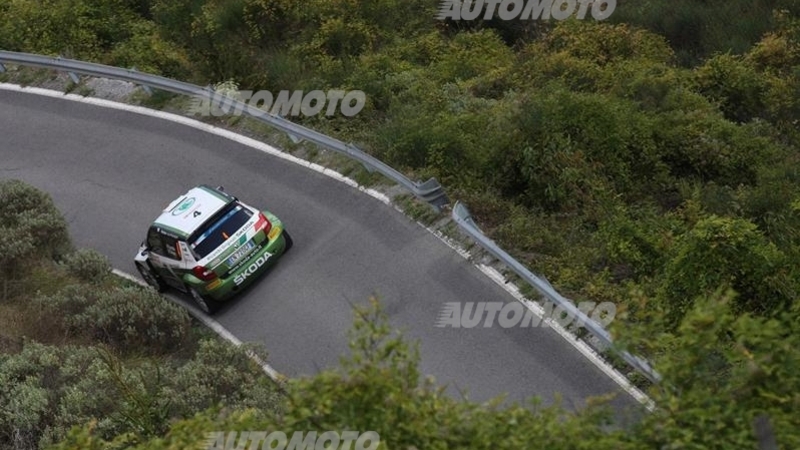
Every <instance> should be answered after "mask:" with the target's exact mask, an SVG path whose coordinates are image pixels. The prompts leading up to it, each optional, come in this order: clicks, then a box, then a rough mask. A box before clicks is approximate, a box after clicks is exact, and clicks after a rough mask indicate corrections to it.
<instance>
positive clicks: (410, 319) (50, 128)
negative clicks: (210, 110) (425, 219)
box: [0, 90, 635, 408]
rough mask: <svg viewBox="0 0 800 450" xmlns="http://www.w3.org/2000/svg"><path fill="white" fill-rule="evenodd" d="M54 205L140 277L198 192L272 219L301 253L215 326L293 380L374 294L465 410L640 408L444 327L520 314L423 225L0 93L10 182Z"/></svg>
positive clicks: (34, 98)
mask: <svg viewBox="0 0 800 450" xmlns="http://www.w3.org/2000/svg"><path fill="white" fill-rule="evenodd" d="M7 178H16V179H21V180H24V181H26V182H28V183H31V184H33V185H34V186H37V187H38V188H41V189H43V190H45V191H47V192H49V193H50V194H51V195H52V197H53V199H54V200H55V202H56V204H57V206H58V207H59V209H60V210H61V211H62V212H63V213H64V214H65V216H66V218H67V220H68V221H69V224H70V231H71V233H72V236H73V239H74V241H75V243H76V244H77V245H79V246H82V247H90V248H94V249H96V250H99V251H100V252H102V253H104V254H106V255H107V256H108V257H109V258H110V260H111V262H112V264H113V265H114V266H115V267H116V268H118V269H121V270H123V271H126V272H129V273H135V268H134V266H133V262H132V258H133V255H134V253H135V251H136V249H137V248H138V245H139V243H140V242H141V241H142V240H143V238H144V236H145V231H146V229H147V227H148V225H149V224H150V223H151V221H152V220H153V219H154V218H155V217H156V216H157V215H158V213H159V212H160V211H161V210H162V209H163V207H164V206H165V205H166V204H167V203H169V202H170V201H171V200H173V199H175V198H176V197H177V196H178V195H180V194H182V193H184V192H185V191H186V190H187V189H188V188H189V187H191V186H194V185H197V184H200V183H207V184H211V185H223V186H225V188H226V191H228V192H230V193H232V194H234V195H237V196H238V197H239V198H240V199H241V200H243V201H245V202H248V203H250V204H252V205H255V206H260V207H265V208H267V209H269V210H271V211H272V212H274V213H275V214H277V215H278V216H279V217H281V218H282V219H283V221H284V222H285V223H286V225H287V229H288V230H290V232H291V234H292V236H293V238H294V241H295V246H294V248H293V249H292V251H291V252H290V253H289V254H287V255H286V258H284V259H283V260H282V261H280V263H279V264H278V265H276V267H275V268H274V270H273V271H272V272H271V273H269V275H268V276H267V277H265V278H264V279H263V280H260V281H259V282H258V283H257V284H256V285H255V286H254V288H253V289H250V290H248V291H247V292H246V293H245V294H244V295H242V296H241V297H239V298H237V299H235V300H234V301H233V302H232V303H231V304H230V305H229V306H227V307H226V308H225V309H223V310H222V311H220V312H219V313H218V314H217V315H216V316H215V318H216V319H217V320H218V321H219V322H220V323H221V324H222V325H223V326H225V327H226V328H227V329H228V330H230V331H231V332H232V333H233V334H234V335H236V336H237V337H239V338H240V339H242V340H243V341H249V342H258V343H263V344H264V345H265V346H266V348H267V349H268V351H269V355H270V359H269V362H270V364H271V365H272V366H273V367H275V368H276V369H277V370H278V371H279V372H281V373H283V374H286V375H289V376H294V375H301V374H313V373H315V372H317V371H318V370H319V369H320V368H324V367H330V366H333V365H336V364H337V363H338V361H339V357H340V355H343V354H345V353H346V352H347V337H346V330H347V329H348V328H349V327H350V325H351V323H352V310H351V304H354V303H365V302H366V300H367V299H368V297H369V296H370V295H372V294H377V295H379V296H380V298H381V301H382V303H383V305H384V307H385V310H386V312H387V313H388V315H389V318H390V321H391V324H392V325H393V326H395V327H398V328H401V329H404V330H405V333H406V335H407V336H408V337H410V338H411V339H415V340H419V342H420V351H421V356H422V362H421V370H422V372H423V373H424V374H429V375H433V376H435V377H436V379H437V381H438V382H440V383H444V384H447V385H448V386H449V392H451V393H454V395H459V394H455V393H456V392H458V391H461V390H465V391H466V392H467V395H468V397H469V398H470V399H473V400H477V401H485V400H487V399H489V398H491V397H494V396H497V395H500V394H504V393H505V394H508V400H509V401H523V400H525V399H528V398H530V397H532V396H539V397H541V398H542V399H543V400H544V402H545V403H550V402H552V401H553V399H554V398H555V395H556V393H559V394H560V395H561V397H562V398H563V401H564V403H565V404H566V405H568V406H571V407H580V406H581V405H583V404H585V403H584V402H585V399H586V398H587V397H589V396H594V395H601V394H606V393H609V392H617V393H618V394H619V395H618V399H617V401H615V406H617V407H618V408H623V407H629V406H633V405H634V404H635V401H634V400H633V399H632V397H630V396H629V395H628V394H626V393H624V392H622V391H621V390H620V389H619V387H618V386H617V385H616V384H615V383H614V382H613V381H611V380H610V379H609V378H608V377H607V376H605V375H604V374H603V373H602V372H601V371H600V370H599V369H598V368H596V367H595V366H594V365H593V364H592V363H591V362H590V361H588V360H587V359H586V358H585V357H584V356H582V355H581V354H579V353H578V352H577V351H576V350H575V349H574V348H573V347H572V346H571V345H570V344H569V343H568V342H566V341H565V340H564V339H563V338H561V337H560V336H558V335H557V334H556V333H555V332H554V331H552V330H551V329H549V328H512V329H502V328H500V327H498V326H495V327H491V328H471V329H465V328H461V329H455V328H436V327H435V326H434V323H435V319H436V317H437V315H438V314H439V311H440V309H441V307H442V305H443V304H444V303H445V302H455V301H460V302H468V301H473V302H476V301H498V300H500V301H515V300H514V299H512V298H511V296H509V295H508V294H507V293H506V292H505V291H504V290H503V289H501V288H500V287H499V286H497V285H496V284H494V283H493V282H492V281H491V280H489V279H488V278H486V277H485V276H484V275H483V274H481V273H480V272H479V271H478V270H477V269H476V268H474V267H473V266H472V265H471V264H470V263H469V262H467V261H465V260H464V259H463V258H461V257H460V256H458V255H457V254H456V253H455V252H454V251H453V250H452V249H450V248H448V247H447V246H446V245H445V244H444V243H442V242H440V241H439V240H438V239H437V238H435V237H434V236H432V235H431V234H430V233H428V232H427V231H426V230H424V229H423V228H421V227H419V226H418V225H416V224H415V223H414V222H413V221H411V220H410V219H408V218H406V217H405V216H403V215H402V214H400V213H398V212H397V211H395V210H394V209H392V208H390V207H388V206H386V205H384V204H383V203H381V202H379V201H378V200H376V199H373V198H371V197H369V196H367V195H365V194H363V193H361V192H359V191H358V190H356V189H354V188H352V187H349V186H347V185H345V184H343V183H340V182H337V181H335V180H333V179H331V178H329V177H326V176H323V175H321V174H318V173H316V172H313V171H311V170H308V169H305V168H302V167H300V166H298V165H295V164H292V163H290V162H287V161H284V160H282V159H280V158H276V157H272V156H269V155H266V154H264V153H261V152H259V151H257V150H254V149H252V148H250V147H247V146H244V145H241V144H238V143H235V142H232V141H230V140H227V139H224V138H222V137H218V136H215V135H212V134H210V133H205V132H202V131H198V130H196V129H193V128H190V127H187V126H184V125H180V124H176V123H173V122H169V121H165V120H159V119H156V118H152V117H147V116H144V115H140V114H135V113H130V112H124V111H117V110H112V109H108V108H102V107H97V106H92V105H86V104H82V103H77V102H73V101H67V100H61V99H52V98H47V97H41V96H38V95H32V94H24V93H16V92H9V91H2V90H0V179H7Z"/></svg>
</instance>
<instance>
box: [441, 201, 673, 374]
mask: <svg viewBox="0 0 800 450" xmlns="http://www.w3.org/2000/svg"><path fill="white" fill-rule="evenodd" d="M452 217H453V220H454V221H455V222H456V224H458V226H459V227H460V228H461V229H462V230H464V231H465V232H466V233H467V234H469V235H470V236H471V237H472V239H474V240H475V242H477V243H478V244H479V245H480V246H481V247H483V248H484V249H485V250H486V251H488V252H489V253H491V254H492V256H494V257H495V258H497V259H499V260H500V261H502V262H503V263H504V264H506V265H507V266H508V267H510V268H511V269H512V270H514V272H516V274H517V275H519V276H520V277H522V279H524V280H525V281H526V282H528V283H529V284H530V285H531V286H533V287H534V288H535V289H536V290H537V291H539V293H540V294H542V296H543V297H545V298H546V299H547V300H549V301H551V302H552V303H553V304H555V305H556V306H558V307H560V308H561V309H562V310H563V311H564V312H566V313H567V314H569V315H570V316H571V317H574V318H575V319H577V322H578V323H581V324H583V325H584V326H585V327H586V329H587V330H589V332H590V333H592V334H593V335H594V336H595V337H596V338H597V339H598V340H600V342H601V343H602V344H603V345H605V346H607V347H608V348H610V349H612V350H613V351H614V352H616V353H617V354H618V355H619V356H620V357H622V359H624V360H625V362H627V363H628V364H630V365H631V366H633V367H634V368H635V369H637V370H638V371H639V372H640V373H642V374H643V375H644V376H645V377H647V379H649V380H650V381H651V382H653V383H658V382H659V381H661V375H659V374H658V372H656V371H655V370H654V369H653V368H652V367H650V364H649V363H648V362H647V361H645V360H644V359H642V358H640V357H638V356H635V355H632V354H630V353H628V352H627V351H624V350H621V349H619V348H617V347H616V346H615V345H614V342H613V341H612V339H611V334H609V332H608V331H606V330H605V329H604V328H603V327H602V326H600V324H598V323H597V322H595V321H593V320H592V319H591V318H589V317H588V316H587V315H586V314H584V313H583V311H581V310H580V309H578V308H577V307H576V306H575V305H574V304H573V303H572V301H570V300H568V299H566V298H564V297H563V296H562V295H561V294H559V293H558V292H557V291H556V290H555V288H553V286H551V285H550V283H548V282H547V281H545V280H544V279H542V278H539V277H538V276H536V275H534V274H533V272H531V271H530V270H528V269H527V268H525V266H523V265H522V264H521V263H520V262H519V261H517V260H516V259H514V258H512V257H511V255H509V254H508V253H506V252H505V251H504V250H503V249H501V248H500V247H498V246H497V244H495V243H494V241H493V240H491V239H489V238H488V237H487V236H486V235H485V234H483V232H482V231H481V230H480V228H478V226H477V225H476V224H475V221H474V220H472V216H471V215H470V213H469V210H467V207H466V206H464V205H463V204H462V203H460V202H456V204H455V206H454V207H453V213H452Z"/></svg>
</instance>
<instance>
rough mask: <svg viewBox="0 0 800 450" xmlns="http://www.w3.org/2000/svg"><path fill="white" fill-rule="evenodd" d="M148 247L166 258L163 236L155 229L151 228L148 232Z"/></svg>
mask: <svg viewBox="0 0 800 450" xmlns="http://www.w3.org/2000/svg"><path fill="white" fill-rule="evenodd" d="M147 247H148V248H149V250H150V251H151V252H153V253H155V254H157V255H162V256H166V254H165V253H164V243H163V242H162V241H161V234H160V233H159V232H158V231H157V230H156V229H155V228H150V231H148V232H147Z"/></svg>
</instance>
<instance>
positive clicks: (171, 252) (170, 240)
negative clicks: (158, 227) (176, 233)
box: [161, 234, 181, 261]
mask: <svg viewBox="0 0 800 450" xmlns="http://www.w3.org/2000/svg"><path fill="white" fill-rule="evenodd" d="M161 241H162V242H163V243H164V252H165V253H164V256H166V257H168V258H172V259H174V260H178V261H180V259H181V255H180V253H178V252H179V250H178V240H177V239H175V238H174V237H171V236H167V235H163V234H162V235H161Z"/></svg>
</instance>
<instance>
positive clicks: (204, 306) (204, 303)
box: [187, 286, 222, 315]
mask: <svg viewBox="0 0 800 450" xmlns="http://www.w3.org/2000/svg"><path fill="white" fill-rule="evenodd" d="M187 289H188V290H189V295H191V296H192V300H194V304H195V305H197V307H198V308H200V311H203V312H204V313H206V314H209V315H211V314H214V313H215V312H217V310H218V309H219V308H220V307H221V306H222V305H221V304H220V303H219V302H217V301H216V300H213V299H211V298H209V297H208V296H206V295H202V294H201V293H199V292H197V290H196V289H195V288H193V287H190V286H187Z"/></svg>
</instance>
